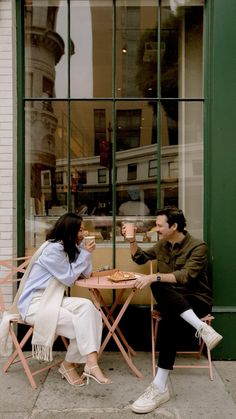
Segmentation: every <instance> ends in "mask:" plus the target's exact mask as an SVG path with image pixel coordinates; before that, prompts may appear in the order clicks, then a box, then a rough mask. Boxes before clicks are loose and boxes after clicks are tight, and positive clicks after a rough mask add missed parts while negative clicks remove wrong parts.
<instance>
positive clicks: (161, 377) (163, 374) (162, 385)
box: [153, 367, 170, 392]
mask: <svg viewBox="0 0 236 419" xmlns="http://www.w3.org/2000/svg"><path fill="white" fill-rule="evenodd" d="M169 372H170V370H165V369H164V368H160V367H158V369H157V373H156V377H155V378H154V380H153V383H154V384H155V386H157V387H158V388H159V390H160V391H161V392H162V391H165V389H166V383H167V379H168V375H169Z"/></svg>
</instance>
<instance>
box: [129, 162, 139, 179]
mask: <svg viewBox="0 0 236 419" xmlns="http://www.w3.org/2000/svg"><path fill="white" fill-rule="evenodd" d="M136 179H137V164H128V176H127V180H136Z"/></svg>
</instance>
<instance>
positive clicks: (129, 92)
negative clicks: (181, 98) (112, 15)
mask: <svg viewBox="0 0 236 419" xmlns="http://www.w3.org/2000/svg"><path fill="white" fill-rule="evenodd" d="M156 5H157V1H156V0H153V1H151V0H150V1H147V0H130V1H129V0H128V1H126V0H119V1H117V2H116V96H117V97H131V96H132V97H153V96H155V94H154V93H153V86H152V83H154V84H155V89H154V90H155V92H156V71H157V60H156V52H155V51H156V50H155V51H154V48H155V46H154V47H153V48H152V49H151V50H150V46H153V45H155V44H156V40H157V7H156ZM150 81H152V83H150Z"/></svg>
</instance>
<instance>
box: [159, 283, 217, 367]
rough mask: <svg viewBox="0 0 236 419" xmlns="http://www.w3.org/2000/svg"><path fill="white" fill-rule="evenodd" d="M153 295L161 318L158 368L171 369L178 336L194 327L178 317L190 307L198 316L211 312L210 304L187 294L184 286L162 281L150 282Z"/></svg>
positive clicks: (190, 331) (178, 339) (189, 331)
mask: <svg viewBox="0 0 236 419" xmlns="http://www.w3.org/2000/svg"><path fill="white" fill-rule="evenodd" d="M151 289H152V293H153V296H154V298H155V300H156V302H157V310H159V311H160V312H161V317H162V320H161V321H160V323H159V328H158V344H159V358H158V366H159V367H160V368H164V369H168V370H172V369H173V365H174V362H175V357H176V351H177V347H178V345H179V342H180V336H181V335H182V336H183V333H184V334H185V333H186V334H187V335H190V336H191V334H193V332H194V331H195V329H194V328H193V327H192V326H191V325H189V324H188V323H187V322H186V321H185V320H183V319H182V318H181V317H180V314H181V313H183V312H184V311H186V310H189V309H192V310H193V311H194V312H195V314H196V315H197V316H198V317H203V316H205V315H206V314H208V313H210V312H211V306H210V305H209V304H207V303H206V302H204V301H202V300H200V299H199V298H198V297H196V296H195V295H192V294H189V293H188V291H187V290H186V289H185V288H184V287H180V288H178V287H175V286H173V285H171V284H168V283H164V282H154V283H152V284H151Z"/></svg>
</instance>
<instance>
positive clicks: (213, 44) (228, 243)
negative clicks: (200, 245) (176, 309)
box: [205, 0, 236, 359]
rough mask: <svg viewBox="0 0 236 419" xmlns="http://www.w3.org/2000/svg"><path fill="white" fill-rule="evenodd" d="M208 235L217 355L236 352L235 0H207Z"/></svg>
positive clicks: (223, 356) (233, 355)
mask: <svg viewBox="0 0 236 419" xmlns="http://www.w3.org/2000/svg"><path fill="white" fill-rule="evenodd" d="M206 13H207V46H206V57H207V66H206V74H205V76H206V82H205V89H206V92H207V93H206V100H207V107H206V115H205V124H206V131H205V134H206V135H205V151H206V153H205V238H206V240H207V242H208V244H209V249H210V261H211V271H212V278H213V289H214V314H215V316H216V320H215V326H216V327H217V328H218V329H220V330H221V331H222V334H223V336H224V340H223V342H222V344H221V345H220V346H219V348H216V349H215V350H214V357H215V358H216V359H235V358H236V344H235V334H236V284H235V275H236V258H235V254H234V252H235V214H236V169H235V156H236V138H235V121H236V110H235V93H236V54H235V51H236V37H235V15H236V2H235V1H234V0H225V1H224V2H222V1H221V0H214V1H208V2H207V9H206Z"/></svg>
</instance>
